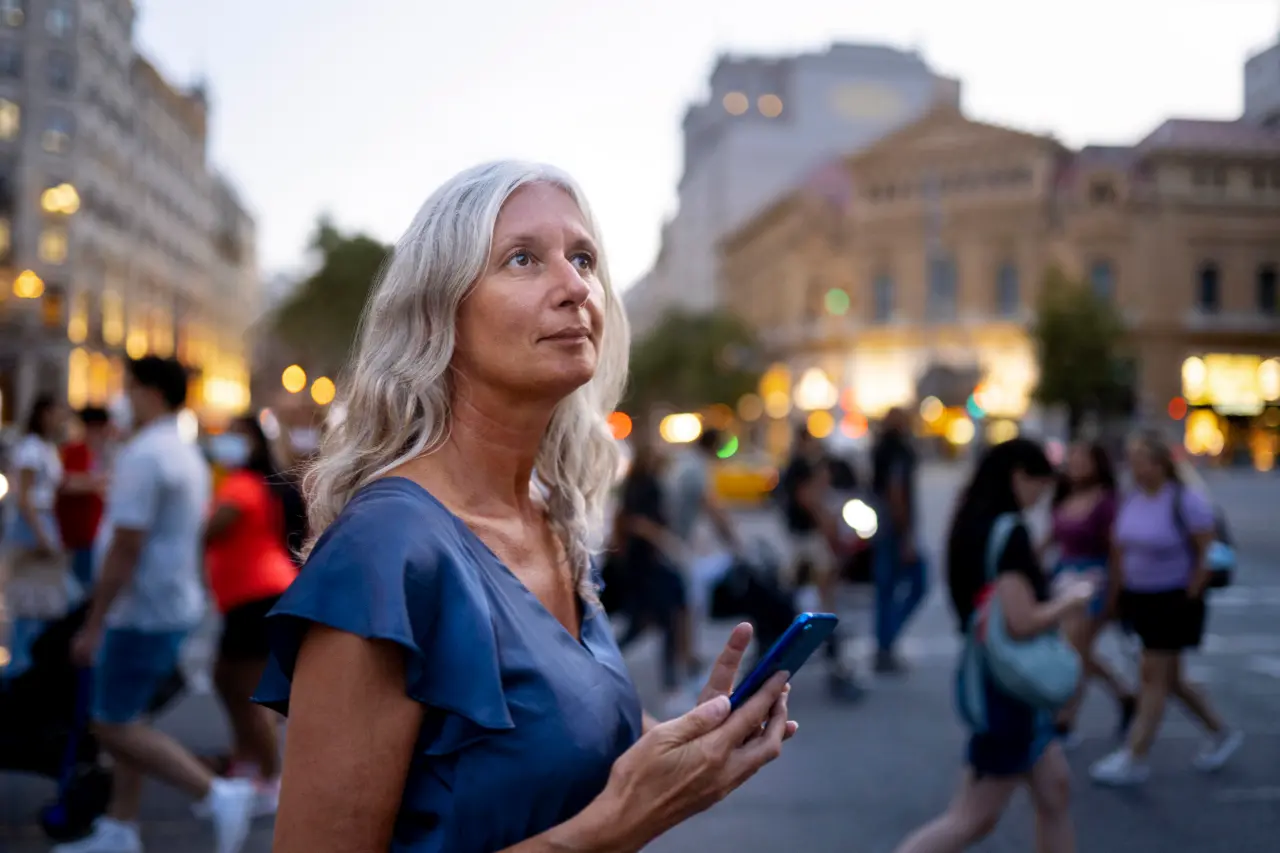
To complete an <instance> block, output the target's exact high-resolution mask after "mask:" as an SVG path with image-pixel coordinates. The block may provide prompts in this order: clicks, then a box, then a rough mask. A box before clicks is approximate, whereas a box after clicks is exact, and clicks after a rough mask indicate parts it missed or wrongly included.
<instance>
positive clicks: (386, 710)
mask: <svg viewBox="0 0 1280 853" xmlns="http://www.w3.org/2000/svg"><path fill="white" fill-rule="evenodd" d="M289 710H290V713H289V736H288V737H287V738H285V750H284V776H283V785H282V786H281V789H280V808H279V811H278V812H277V815H276V823H275V841H274V844H273V846H272V850H273V851H274V853H385V851H386V850H387V849H388V848H389V847H390V846H391V836H392V829H393V827H394V825H395V820H396V814H397V812H398V811H399V809H400V801H401V798H402V796H403V795H404V783H405V778H406V776H407V775H408V772H409V762H410V759H411V758H412V756H413V750H414V746H415V744H416V742H417V739H418V733H419V729H420V728H421V726H422V716H423V708H422V706H421V705H419V704H418V703H417V702H415V701H414V700H412V699H410V698H409V697H408V696H407V695H405V661H404V653H403V651H402V650H401V649H400V648H399V647H398V646H396V645H394V644H392V643H386V642H380V641H371V640H365V639H362V638H360V637H357V636H355V635H353V634H347V633H344V632H342V631H338V630H335V629H333V628H328V627H325V626H321V625H314V626H312V627H311V629H310V630H309V631H308V632H307V635H306V637H305V638H304V639H303V641H302V646H301V648H300V649H299V651H298V660H297V663H296V665H295V667H294V672H293V688H292V692H291V694H290V700H289ZM494 807H495V808H500V807H501V806H500V804H495V806H494ZM601 808H602V807H595V808H593V807H588V808H587V809H586V810H585V811H583V812H582V813H581V814H579V815H578V816H577V817H575V818H572V819H570V820H568V821H566V822H565V823H563V824H560V825H559V826H556V827H553V828H552V829H550V830H548V831H547V832H544V833H542V834H541V835H538V836H536V837H534V838H531V839H529V840H527V841H523V842H521V843H520V844H517V845H515V846H513V847H508V848H506V850H504V851H500V853H612V851H615V850H623V849H635V848H634V847H629V846H627V845H623V846H617V845H615V844H614V843H613V842H612V841H611V839H612V837H613V832H614V830H613V829H611V828H610V825H609V824H610V822H609V821H608V820H607V819H606V818H607V816H606V815H603V814H601Z"/></svg>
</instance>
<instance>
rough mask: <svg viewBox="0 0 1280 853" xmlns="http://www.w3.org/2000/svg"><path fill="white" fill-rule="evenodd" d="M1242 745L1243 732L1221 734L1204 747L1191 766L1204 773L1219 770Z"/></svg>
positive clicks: (1235, 731) (1233, 731) (1235, 730)
mask: <svg viewBox="0 0 1280 853" xmlns="http://www.w3.org/2000/svg"><path fill="white" fill-rule="evenodd" d="M1242 743H1244V732H1242V731H1240V730H1238V729H1232V730H1229V731H1226V732H1223V733H1222V734H1221V735H1219V736H1218V738H1217V739H1215V740H1211V741H1209V742H1208V743H1206V744H1205V745H1204V748H1203V749H1201V750H1200V752H1199V754H1198V755H1196V757H1195V758H1194V759H1193V760H1192V762H1191V765H1192V766H1193V767H1195V768H1196V769H1197V770H1200V771H1202V772H1204V773H1212V772H1214V771H1215V770H1221V769H1222V766H1223V765H1224V764H1226V763H1227V760H1228V759H1230V758H1231V756H1233V755H1235V752H1236V750H1237V749H1239V748H1240V745H1241V744H1242Z"/></svg>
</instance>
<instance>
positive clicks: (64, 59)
mask: <svg viewBox="0 0 1280 853" xmlns="http://www.w3.org/2000/svg"><path fill="white" fill-rule="evenodd" d="M48 63H49V64H48V66H47V68H48V75H49V86H50V87H51V88H52V89H53V90H54V91H55V92H62V93H64V94H69V93H70V92H71V90H72V89H74V88H75V71H74V70H73V68H72V65H71V57H70V56H69V55H67V54H65V53H51V54H49V58H48Z"/></svg>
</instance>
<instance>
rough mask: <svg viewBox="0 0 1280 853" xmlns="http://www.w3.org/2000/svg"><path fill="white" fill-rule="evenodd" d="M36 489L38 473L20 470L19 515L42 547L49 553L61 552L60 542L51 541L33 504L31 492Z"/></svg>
mask: <svg viewBox="0 0 1280 853" xmlns="http://www.w3.org/2000/svg"><path fill="white" fill-rule="evenodd" d="M35 487H36V472H35V471H33V470H32V469H30V468H21V469H19V470H18V494H17V495H16V497H17V500H18V515H20V516H21V517H22V520H23V521H25V522H26V523H27V527H28V528H29V529H30V530H31V531H32V533H34V534H35V536H36V540H37V541H38V542H39V543H40V547H42V548H44V549H45V550H47V551H59V550H61V546H60V544H59V543H58V542H55V541H52V540H50V539H49V535H48V531H47V530H45V527H46V525H45V524H44V522H42V521H41V520H40V516H39V514H38V513H37V512H36V508H35V507H34V506H32V504H31V492H32V490H33V489H35Z"/></svg>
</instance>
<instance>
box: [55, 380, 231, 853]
mask: <svg viewBox="0 0 1280 853" xmlns="http://www.w3.org/2000/svg"><path fill="white" fill-rule="evenodd" d="M187 383H188V376H187V371H186V369H185V368H184V367H183V366H182V364H180V363H179V362H177V361H176V360H174V359H164V358H158V357H156V356H146V357H144V358H141V359H137V360H131V361H129V362H128V368H127V372H126V393H127V395H128V400H129V409H130V411H131V414H132V421H133V422H134V423H136V424H137V432H136V433H135V434H134V435H133V436H132V437H131V438H130V439H129V441H128V443H127V444H125V446H124V447H123V448H121V450H120V452H119V454H118V456H117V457H116V460H115V467H114V469H113V472H112V477H111V482H110V485H109V487H108V492H107V499H106V505H105V510H104V515H103V519H102V525H101V528H102V529H101V532H100V534H99V540H98V545H99V548H100V553H99V555H98V559H97V560H96V562H97V564H98V565H99V566H100V570H99V572H98V576H97V579H96V582H95V584H94V586H93V591H92V598H91V600H90V603H89V610H88V614H87V615H86V617H85V622H84V626H83V627H82V628H81V629H80V631H79V632H78V633H77V634H76V636H75V638H74V639H73V640H72V643H71V657H72V660H73V661H74V662H75V663H76V664H77V665H79V666H90V665H92V666H94V676H93V688H94V690H93V700H92V705H91V709H90V713H91V716H92V720H93V730H94V734H95V736H96V738H97V740H98V743H99V744H101V746H102V747H103V749H104V750H106V752H107V753H108V754H110V755H111V757H112V758H113V759H114V763H113V766H112V790H111V802H110V804H109V805H108V807H107V812H106V814H105V815H104V816H102V817H100V818H98V819H97V820H96V821H94V824H93V827H92V829H91V830H90V832H89V834H88V835H87V836H86V837H84V838H81V839H79V840H77V841H72V842H68V843H66V844H59V845H57V846H56V847H54V848H53V850H54V853H141V851H142V837H141V834H140V833H139V831H138V823H137V820H138V812H139V809H140V805H141V794H142V781H143V778H144V777H147V776H150V777H154V778H157V779H160V780H162V781H164V782H167V783H168V784H170V785H173V786H174V787H176V788H178V789H179V790H181V791H183V792H184V793H186V794H187V795H188V796H190V797H191V798H192V799H193V800H194V801H195V804H196V807H197V809H198V811H200V812H202V813H203V814H205V815H207V816H208V817H209V818H210V819H211V820H212V822H213V828H214V838H215V849H216V850H217V851H218V853H239V851H240V849H241V848H242V847H243V845H244V842H245V839H246V838H247V837H248V833H249V823H250V820H251V818H252V810H253V802H254V788H253V785H252V784H251V783H249V782H247V781H243V780H230V779H219V778H218V777H216V776H215V775H214V774H213V773H212V772H211V771H210V770H209V768H207V767H205V766H204V764H202V763H201V762H200V761H199V759H197V758H196V757H195V756H194V755H192V754H191V752H190V751H189V750H187V749H186V748H185V747H184V746H183V745H182V744H180V743H178V742H177V741H176V740H174V739H173V738H172V737H170V736H169V735H167V734H165V733H164V732H162V731H160V730H159V729H156V728H154V727H153V726H151V725H150V722H149V720H148V719H147V717H148V716H149V712H150V709H151V707H152V705H153V700H154V699H155V698H156V696H157V694H159V693H160V692H161V690H162V689H163V688H164V687H166V686H167V682H169V681H170V679H171V678H172V677H173V675H174V672H175V670H177V669H178V664H179V657H180V654H181V651H182V645H183V643H184V642H185V640H186V638H187V636H188V635H189V634H190V632H191V631H192V630H193V629H194V628H195V627H196V626H197V625H199V624H200V622H201V620H202V619H203V618H204V614H205V598H204V584H203V582H202V581H201V577H200V574H201V572H200V533H201V528H202V526H203V524H204V519H205V514H206V512H207V509H208V503H209V480H210V477H209V467H208V465H207V464H206V463H205V461H204V459H202V458H201V456H200V453H199V451H198V450H197V449H196V448H195V447H194V445H192V444H191V443H190V442H188V441H187V440H186V439H185V438H184V437H183V435H182V432H181V430H180V429H179V427H178V419H177V414H178V411H179V410H180V409H181V408H182V407H183V405H184V404H185V402H186V397H187V387H188V385H187ZM125 420H126V419H124V418H121V423H124V422H125Z"/></svg>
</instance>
